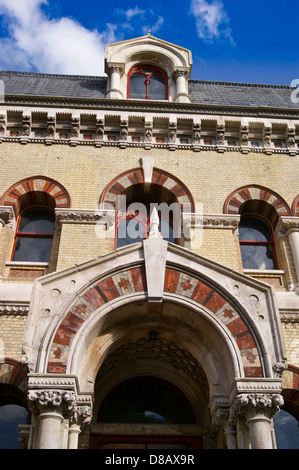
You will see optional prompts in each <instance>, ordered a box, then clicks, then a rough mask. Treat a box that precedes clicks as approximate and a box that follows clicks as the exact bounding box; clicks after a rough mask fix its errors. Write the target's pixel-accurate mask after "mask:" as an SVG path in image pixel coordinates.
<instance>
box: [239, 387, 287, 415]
mask: <svg viewBox="0 0 299 470" xmlns="http://www.w3.org/2000/svg"><path fill="white" fill-rule="evenodd" d="M283 404H284V400H283V398H282V396H281V395H280V394H278V393H275V394H267V393H254V394H250V393H248V394H247V393H242V394H240V395H238V396H237V397H236V399H235V401H234V404H233V409H234V413H235V415H236V416H244V417H246V418H247V419H249V418H252V417H253V416H256V415H263V416H265V418H268V419H271V418H273V416H274V415H275V414H276V413H277V412H278V411H279V410H280V408H281V407H282V406H283Z"/></svg>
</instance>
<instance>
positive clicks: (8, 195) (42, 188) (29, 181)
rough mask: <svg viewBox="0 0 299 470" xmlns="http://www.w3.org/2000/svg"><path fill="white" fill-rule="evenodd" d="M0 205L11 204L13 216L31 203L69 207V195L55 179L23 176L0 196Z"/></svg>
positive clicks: (53, 206)
mask: <svg viewBox="0 0 299 470" xmlns="http://www.w3.org/2000/svg"><path fill="white" fill-rule="evenodd" d="M0 205H2V206H12V207H13V209H14V213H15V216H16V217H17V216H18V215H19V214H20V212H21V211H22V210H23V209H25V208H27V207H29V206H32V205H44V206H48V207H51V208H52V209H54V208H56V207H61V208H62V207H70V196H69V194H68V192H67V191H66V189H65V188H64V187H63V186H62V185H61V184H60V183H58V182H57V181H54V180H52V179H51V178H47V177H45V176H33V177H30V178H25V179H23V180H21V181H19V182H18V183H15V184H14V185H13V186H11V187H10V188H9V189H8V190H7V191H6V192H5V193H4V194H3V196H2V197H1V199H0Z"/></svg>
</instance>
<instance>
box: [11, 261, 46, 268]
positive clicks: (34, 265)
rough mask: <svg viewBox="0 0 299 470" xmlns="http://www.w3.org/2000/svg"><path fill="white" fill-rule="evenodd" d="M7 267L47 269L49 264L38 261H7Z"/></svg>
mask: <svg viewBox="0 0 299 470" xmlns="http://www.w3.org/2000/svg"><path fill="white" fill-rule="evenodd" d="M5 266H9V267H13V268H16V267H22V268H24V267H28V268H47V267H48V266H49V263H41V262H38V261H6V263H5Z"/></svg>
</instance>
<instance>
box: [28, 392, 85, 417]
mask: <svg viewBox="0 0 299 470" xmlns="http://www.w3.org/2000/svg"><path fill="white" fill-rule="evenodd" d="M27 398H28V402H29V406H30V409H31V410H32V412H33V413H34V414H41V413H46V412H53V411H57V412H58V413H60V414H61V415H62V416H64V415H65V414H70V413H72V412H73V411H74V409H75V406H76V397H75V393H74V392H73V391H65V390H55V389H54V390H49V389H44V390H29V391H28V395H27Z"/></svg>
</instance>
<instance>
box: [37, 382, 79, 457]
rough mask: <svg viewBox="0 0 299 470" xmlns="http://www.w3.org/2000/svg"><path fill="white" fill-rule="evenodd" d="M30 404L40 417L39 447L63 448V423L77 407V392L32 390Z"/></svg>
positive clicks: (38, 430)
mask: <svg viewBox="0 0 299 470" xmlns="http://www.w3.org/2000/svg"><path fill="white" fill-rule="evenodd" d="M28 401H29V406H30V408H31V410H32V412H33V413H34V414H35V415H37V417H38V429H37V432H38V436H37V439H36V447H35V448H37V449H61V448H63V447H64V445H63V440H64V439H63V435H62V434H63V430H62V423H63V421H64V418H65V417H68V416H69V415H70V414H71V413H72V412H73V410H74V407H75V393H74V392H72V391H71V392H69V391H65V390H48V389H46V390H30V391H29V392H28Z"/></svg>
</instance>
